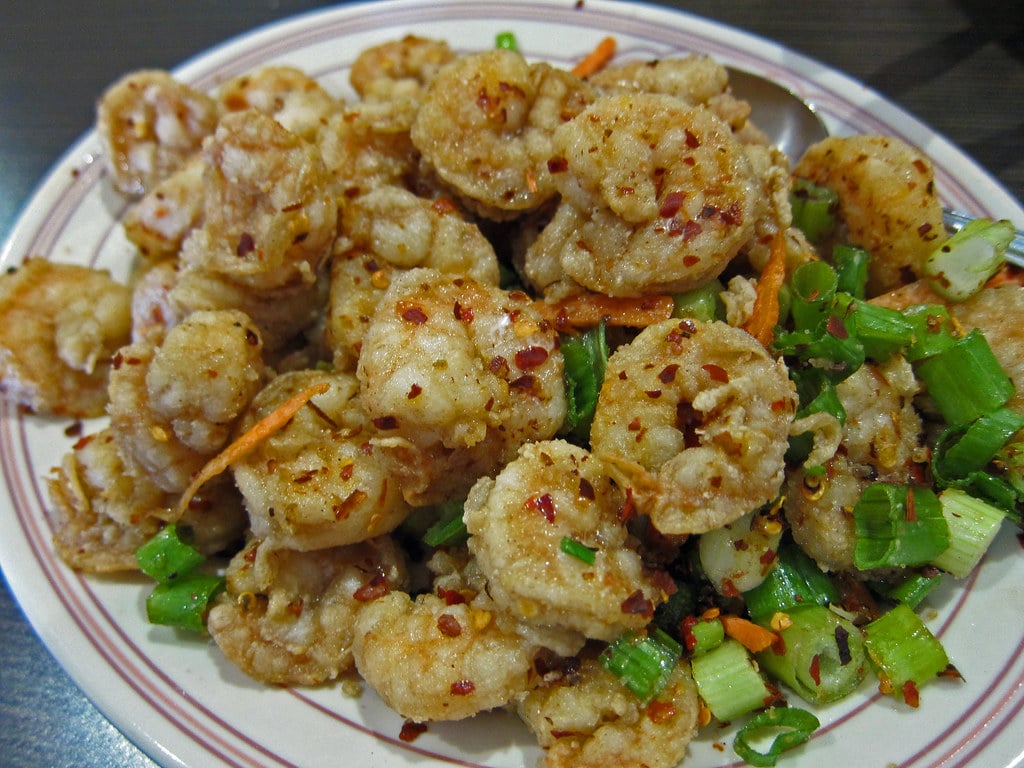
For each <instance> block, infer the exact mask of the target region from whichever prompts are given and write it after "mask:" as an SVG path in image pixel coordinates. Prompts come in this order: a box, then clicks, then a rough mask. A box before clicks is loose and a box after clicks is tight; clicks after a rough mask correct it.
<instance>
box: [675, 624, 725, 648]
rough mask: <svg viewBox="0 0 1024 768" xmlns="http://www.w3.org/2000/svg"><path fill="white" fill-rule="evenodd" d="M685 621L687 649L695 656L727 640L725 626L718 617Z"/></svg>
mask: <svg viewBox="0 0 1024 768" xmlns="http://www.w3.org/2000/svg"><path fill="white" fill-rule="evenodd" d="M692 619H693V620H691V621H686V622H684V627H683V634H684V635H685V637H684V640H685V641H686V649H687V650H688V651H689V652H690V654H691V655H693V656H700V655H701V654H702V653H707V652H708V651H712V650H714V649H715V648H717V647H718V646H720V645H721V644H722V641H724V640H725V626H724V625H723V624H722V622H721V621H720V620H719V619H718V618H717V617H716V618H713V619H698V618H697V617H696V616H694V617H692Z"/></svg>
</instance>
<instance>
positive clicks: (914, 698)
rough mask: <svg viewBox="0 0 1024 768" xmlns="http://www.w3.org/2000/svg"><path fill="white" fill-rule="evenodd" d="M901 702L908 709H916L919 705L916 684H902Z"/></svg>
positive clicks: (911, 682) (912, 682)
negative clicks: (904, 703)
mask: <svg viewBox="0 0 1024 768" xmlns="http://www.w3.org/2000/svg"><path fill="white" fill-rule="evenodd" d="M903 701H904V702H906V704H907V706H908V707H913V708H914V709H917V708H918V707H919V706H920V705H921V692H920V691H918V690H917V683H915V682H914V681H913V680H907V682H905V683H904V684H903Z"/></svg>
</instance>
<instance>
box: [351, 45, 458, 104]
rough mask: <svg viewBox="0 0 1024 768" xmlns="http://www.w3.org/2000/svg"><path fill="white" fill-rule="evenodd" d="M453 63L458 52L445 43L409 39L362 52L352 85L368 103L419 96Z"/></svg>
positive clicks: (357, 59)
mask: <svg viewBox="0 0 1024 768" xmlns="http://www.w3.org/2000/svg"><path fill="white" fill-rule="evenodd" d="M454 59H455V52H454V51H453V50H452V49H451V47H450V46H449V45H448V43H446V42H444V41H443V40H432V39H429V38H425V37H419V36H417V35H406V36H405V37H403V38H401V39H400V40H389V41H388V42H386V43H381V44H380V45H375V46H371V47H370V48H366V49H365V50H363V52H362V53H360V54H359V56H357V57H356V60H355V62H353V64H352V71H351V72H350V73H349V82H350V83H351V84H352V87H353V88H354V89H355V90H356V93H358V94H359V95H360V96H361V97H362V98H363V99H366V100H371V101H378V100H390V99H395V98H400V97H407V96H416V95H419V94H421V93H422V91H423V89H424V88H425V87H426V86H427V85H429V84H430V81H431V80H433V79H434V77H435V76H436V75H437V73H438V71H440V69H441V68H442V67H443V66H444V65H445V64H447V63H449V62H450V61H453V60H454Z"/></svg>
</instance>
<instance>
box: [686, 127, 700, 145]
mask: <svg viewBox="0 0 1024 768" xmlns="http://www.w3.org/2000/svg"><path fill="white" fill-rule="evenodd" d="M686 146H688V147H689V148H690V149H696V148H697V147H699V146H700V138H699V137H698V136H697V134H695V133H694V132H693V131H691V130H690V129H689V128H687V129H686Z"/></svg>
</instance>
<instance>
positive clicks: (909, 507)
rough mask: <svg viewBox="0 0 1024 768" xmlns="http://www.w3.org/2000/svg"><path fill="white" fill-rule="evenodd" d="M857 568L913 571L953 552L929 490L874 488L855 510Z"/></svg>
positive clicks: (892, 486)
mask: <svg viewBox="0 0 1024 768" xmlns="http://www.w3.org/2000/svg"><path fill="white" fill-rule="evenodd" d="M853 525H854V537H855V538H854V549H853V564H854V565H855V566H856V567H857V568H859V569H860V570H869V569H871V568H883V567H912V566H917V565H924V564H926V563H929V562H931V561H932V559H933V558H935V557H937V556H938V555H939V554H940V553H941V552H943V551H944V550H945V549H946V548H947V547H948V546H949V525H948V524H947V523H946V519H945V517H943V514H942V505H941V504H940V503H939V500H938V497H937V496H936V495H935V493H934V492H932V491H931V490H930V489H928V488H924V487H919V486H909V485H901V484H897V483H873V484H872V485H869V486H868V487H867V488H865V489H864V492H863V493H862V494H861V497H860V499H859V500H858V501H857V503H856V505H854V508H853Z"/></svg>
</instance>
